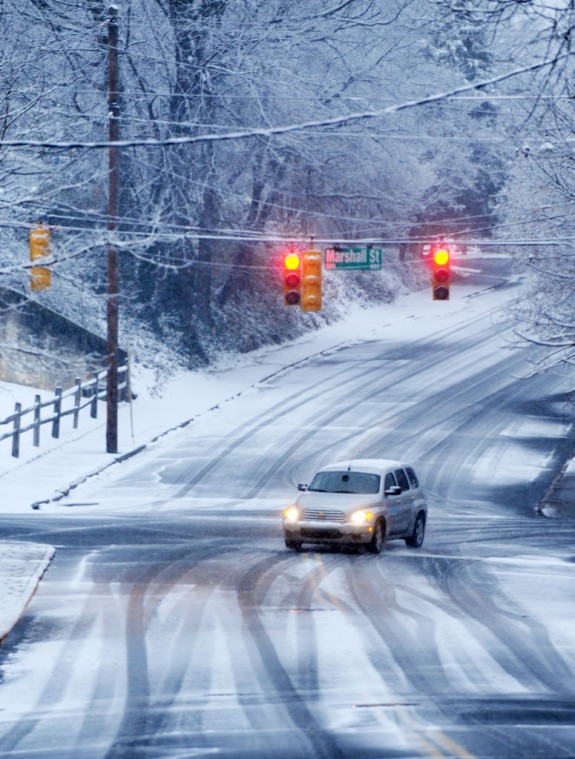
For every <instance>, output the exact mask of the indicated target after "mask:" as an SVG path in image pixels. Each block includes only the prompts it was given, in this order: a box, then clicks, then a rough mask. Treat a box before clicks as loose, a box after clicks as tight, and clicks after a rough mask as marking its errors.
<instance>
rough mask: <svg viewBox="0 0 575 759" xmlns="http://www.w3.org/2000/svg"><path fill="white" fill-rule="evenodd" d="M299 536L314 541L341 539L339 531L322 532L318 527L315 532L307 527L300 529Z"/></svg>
mask: <svg viewBox="0 0 575 759" xmlns="http://www.w3.org/2000/svg"><path fill="white" fill-rule="evenodd" d="M300 536H301V537H302V538H315V539H316V540H336V539H337V538H341V536H342V535H341V532H340V531H339V530H322V529H321V528H319V527H318V529H317V530H314V529H310V528H309V527H302V529H301V530H300Z"/></svg>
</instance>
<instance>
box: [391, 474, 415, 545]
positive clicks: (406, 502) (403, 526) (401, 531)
mask: <svg viewBox="0 0 575 759" xmlns="http://www.w3.org/2000/svg"><path fill="white" fill-rule="evenodd" d="M394 475H395V479H396V480H397V484H398V485H399V487H400V488H401V496H399V508H398V510H397V522H396V529H395V530H394V532H396V533H397V534H398V535H405V534H406V533H407V531H408V529H409V526H410V523H411V514H412V512H413V492H412V491H411V488H410V487H409V480H408V479H407V475H406V473H405V471H404V470H403V469H396V470H395V471H394Z"/></svg>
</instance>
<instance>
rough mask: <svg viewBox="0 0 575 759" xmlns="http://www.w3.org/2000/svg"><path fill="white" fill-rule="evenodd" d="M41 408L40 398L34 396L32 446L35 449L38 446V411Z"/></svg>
mask: <svg viewBox="0 0 575 759" xmlns="http://www.w3.org/2000/svg"><path fill="white" fill-rule="evenodd" d="M41 407H42V398H41V397H40V396H39V395H35V396H34V430H33V435H34V445H35V446H36V448H37V447H38V446H39V445H40V424H41V422H40V409H41Z"/></svg>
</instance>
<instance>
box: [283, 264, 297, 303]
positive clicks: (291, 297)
mask: <svg viewBox="0 0 575 759" xmlns="http://www.w3.org/2000/svg"><path fill="white" fill-rule="evenodd" d="M283 282H284V305H285V306H299V304H300V302H301V259H300V256H299V253H294V252H293V251H292V252H291V253H287V254H286V255H285V256H284V272H283Z"/></svg>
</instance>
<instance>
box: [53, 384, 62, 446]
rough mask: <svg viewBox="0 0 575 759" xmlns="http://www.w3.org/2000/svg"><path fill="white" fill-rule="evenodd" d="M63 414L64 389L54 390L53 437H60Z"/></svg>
mask: <svg viewBox="0 0 575 759" xmlns="http://www.w3.org/2000/svg"><path fill="white" fill-rule="evenodd" d="M61 413H62V388H61V387H57V388H56V389H55V390H54V418H53V420H52V437H56V438H58V437H60V416H61Z"/></svg>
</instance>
